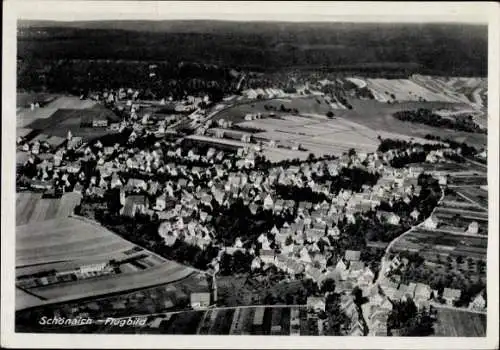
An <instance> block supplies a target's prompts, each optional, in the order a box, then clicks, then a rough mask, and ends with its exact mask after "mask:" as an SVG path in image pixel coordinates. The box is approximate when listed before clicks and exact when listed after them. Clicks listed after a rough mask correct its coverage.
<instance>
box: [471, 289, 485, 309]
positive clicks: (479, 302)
mask: <svg viewBox="0 0 500 350" xmlns="http://www.w3.org/2000/svg"><path fill="white" fill-rule="evenodd" d="M469 309H470V310H476V311H485V310H486V299H484V296H483V293H482V292H481V293H479V294H478V295H476V297H475V298H474V299H473V300H472V301H471V302H470V303H469Z"/></svg>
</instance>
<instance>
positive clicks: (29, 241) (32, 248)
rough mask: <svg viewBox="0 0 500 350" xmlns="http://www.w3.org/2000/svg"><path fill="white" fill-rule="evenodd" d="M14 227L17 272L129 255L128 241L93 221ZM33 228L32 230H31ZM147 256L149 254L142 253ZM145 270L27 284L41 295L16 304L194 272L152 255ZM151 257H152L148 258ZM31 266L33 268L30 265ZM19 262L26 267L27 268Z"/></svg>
mask: <svg viewBox="0 0 500 350" xmlns="http://www.w3.org/2000/svg"><path fill="white" fill-rule="evenodd" d="M34 225H36V226H33V224H28V225H21V226H18V227H17V229H16V267H17V268H18V269H19V270H20V271H19V272H18V273H17V275H18V276H19V275H26V274H36V273H44V272H48V271H51V270H54V269H55V268H57V271H68V270H72V269H75V265H78V266H82V265H86V264H87V265H88V264H95V263H102V262H107V261H109V260H110V259H113V258H114V259H116V260H120V259H121V260H123V259H126V258H130V256H131V255H130V253H129V252H130V251H131V249H132V248H134V247H135V245H133V244H132V243H130V242H128V241H126V240H124V239H122V238H121V237H119V236H118V235H115V234H114V233H112V232H110V231H108V230H107V229H105V228H103V227H101V226H99V225H98V224H95V223H92V222H89V221H87V220H83V219H77V218H64V219H63V218H59V219H52V220H47V221H43V222H38V223H36V224H34ZM34 227H36V229H35V228H34ZM142 253H143V254H144V253H145V255H146V256H147V255H149V256H150V257H151V255H152V254H151V253H149V252H147V251H144V252H142ZM150 260H151V262H150V263H149V265H148V264H146V265H145V268H144V269H141V270H134V271H130V270H129V271H122V272H121V273H118V274H112V275H107V276H106V275H104V276H99V277H93V278H88V279H80V280H76V281H71V282H65V283H56V284H49V285H42V286H35V287H33V288H30V290H29V291H30V292H31V293H33V294H34V295H37V296H39V297H40V300H38V301H36V300H33V298H27V299H19V300H17V302H16V308H18V309H21V308H26V307H32V306H37V305H41V304H49V303H56V302H65V301H69V300H75V299H82V298H89V297H95V296H98V295H104V294H110V293H118V292H123V291H126V290H134V289H140V288H145V287H150V286H153V285H159V284H166V283H172V282H175V281H178V280H182V279H184V278H186V277H188V276H189V275H191V274H192V273H193V272H194V270H193V269H191V268H188V267H185V266H183V265H180V264H177V263H175V262H170V261H167V260H164V259H162V258H160V257H157V256H155V259H150ZM153 260H154V261H153ZM35 265H36V266H35ZM23 266H30V267H29V269H28V270H26V269H22V267H23Z"/></svg>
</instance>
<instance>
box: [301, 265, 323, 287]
mask: <svg viewBox="0 0 500 350" xmlns="http://www.w3.org/2000/svg"><path fill="white" fill-rule="evenodd" d="M305 275H306V277H307V278H310V279H312V280H313V281H314V282H316V283H318V282H320V281H321V279H322V278H321V277H322V273H321V271H320V270H319V269H317V268H315V267H312V266H307V267H306V270H305Z"/></svg>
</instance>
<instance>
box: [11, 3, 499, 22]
mask: <svg viewBox="0 0 500 350" xmlns="http://www.w3.org/2000/svg"><path fill="white" fill-rule="evenodd" d="M6 3H7V4H8V5H9V6H8V8H9V9H13V10H15V12H16V13H17V18H20V19H33V20H60V21H76V20H79V21H86V20H169V19H171V20H172V19H215V20H235V21H255V20H260V21H262V20H265V21H297V22H301V21H307V22H312V21H318V22H324V21H348V22H351V21H352V22H464V23H486V22H487V21H488V19H487V17H488V15H489V14H490V13H491V11H490V9H491V7H492V6H495V5H494V4H491V3H472V2H470V3H460V2H448V3H444V2H443V3H441V2H439V3H432V2H427V3H417V2H390V3H375V2H326V1H323V2H318V1H310V2H304V1H297V2H274V1H269V2H268V1H265V2H258V1H254V2H252V1H242V2H239V1H238V2H226V1H217V2H215V1H210V2H209V1H206V2H202V1H183V2H180V1H165V2H154V1H144V2H138V1H66V0H58V1H39V0H24V1H14V0H10V1H7V2H6ZM4 5H5V3H4Z"/></svg>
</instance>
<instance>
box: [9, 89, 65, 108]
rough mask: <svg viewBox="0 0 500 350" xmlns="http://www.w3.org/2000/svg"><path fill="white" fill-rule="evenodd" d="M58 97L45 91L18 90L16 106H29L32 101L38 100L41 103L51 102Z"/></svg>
mask: <svg viewBox="0 0 500 350" xmlns="http://www.w3.org/2000/svg"><path fill="white" fill-rule="evenodd" d="M56 98H57V95H55V94H49V93H44V92H17V93H16V107H17V108H28V107H29V106H30V104H31V103H36V102H38V103H39V104H40V105H42V104H46V103H49V102H51V101H53V100H54V99H56Z"/></svg>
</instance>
